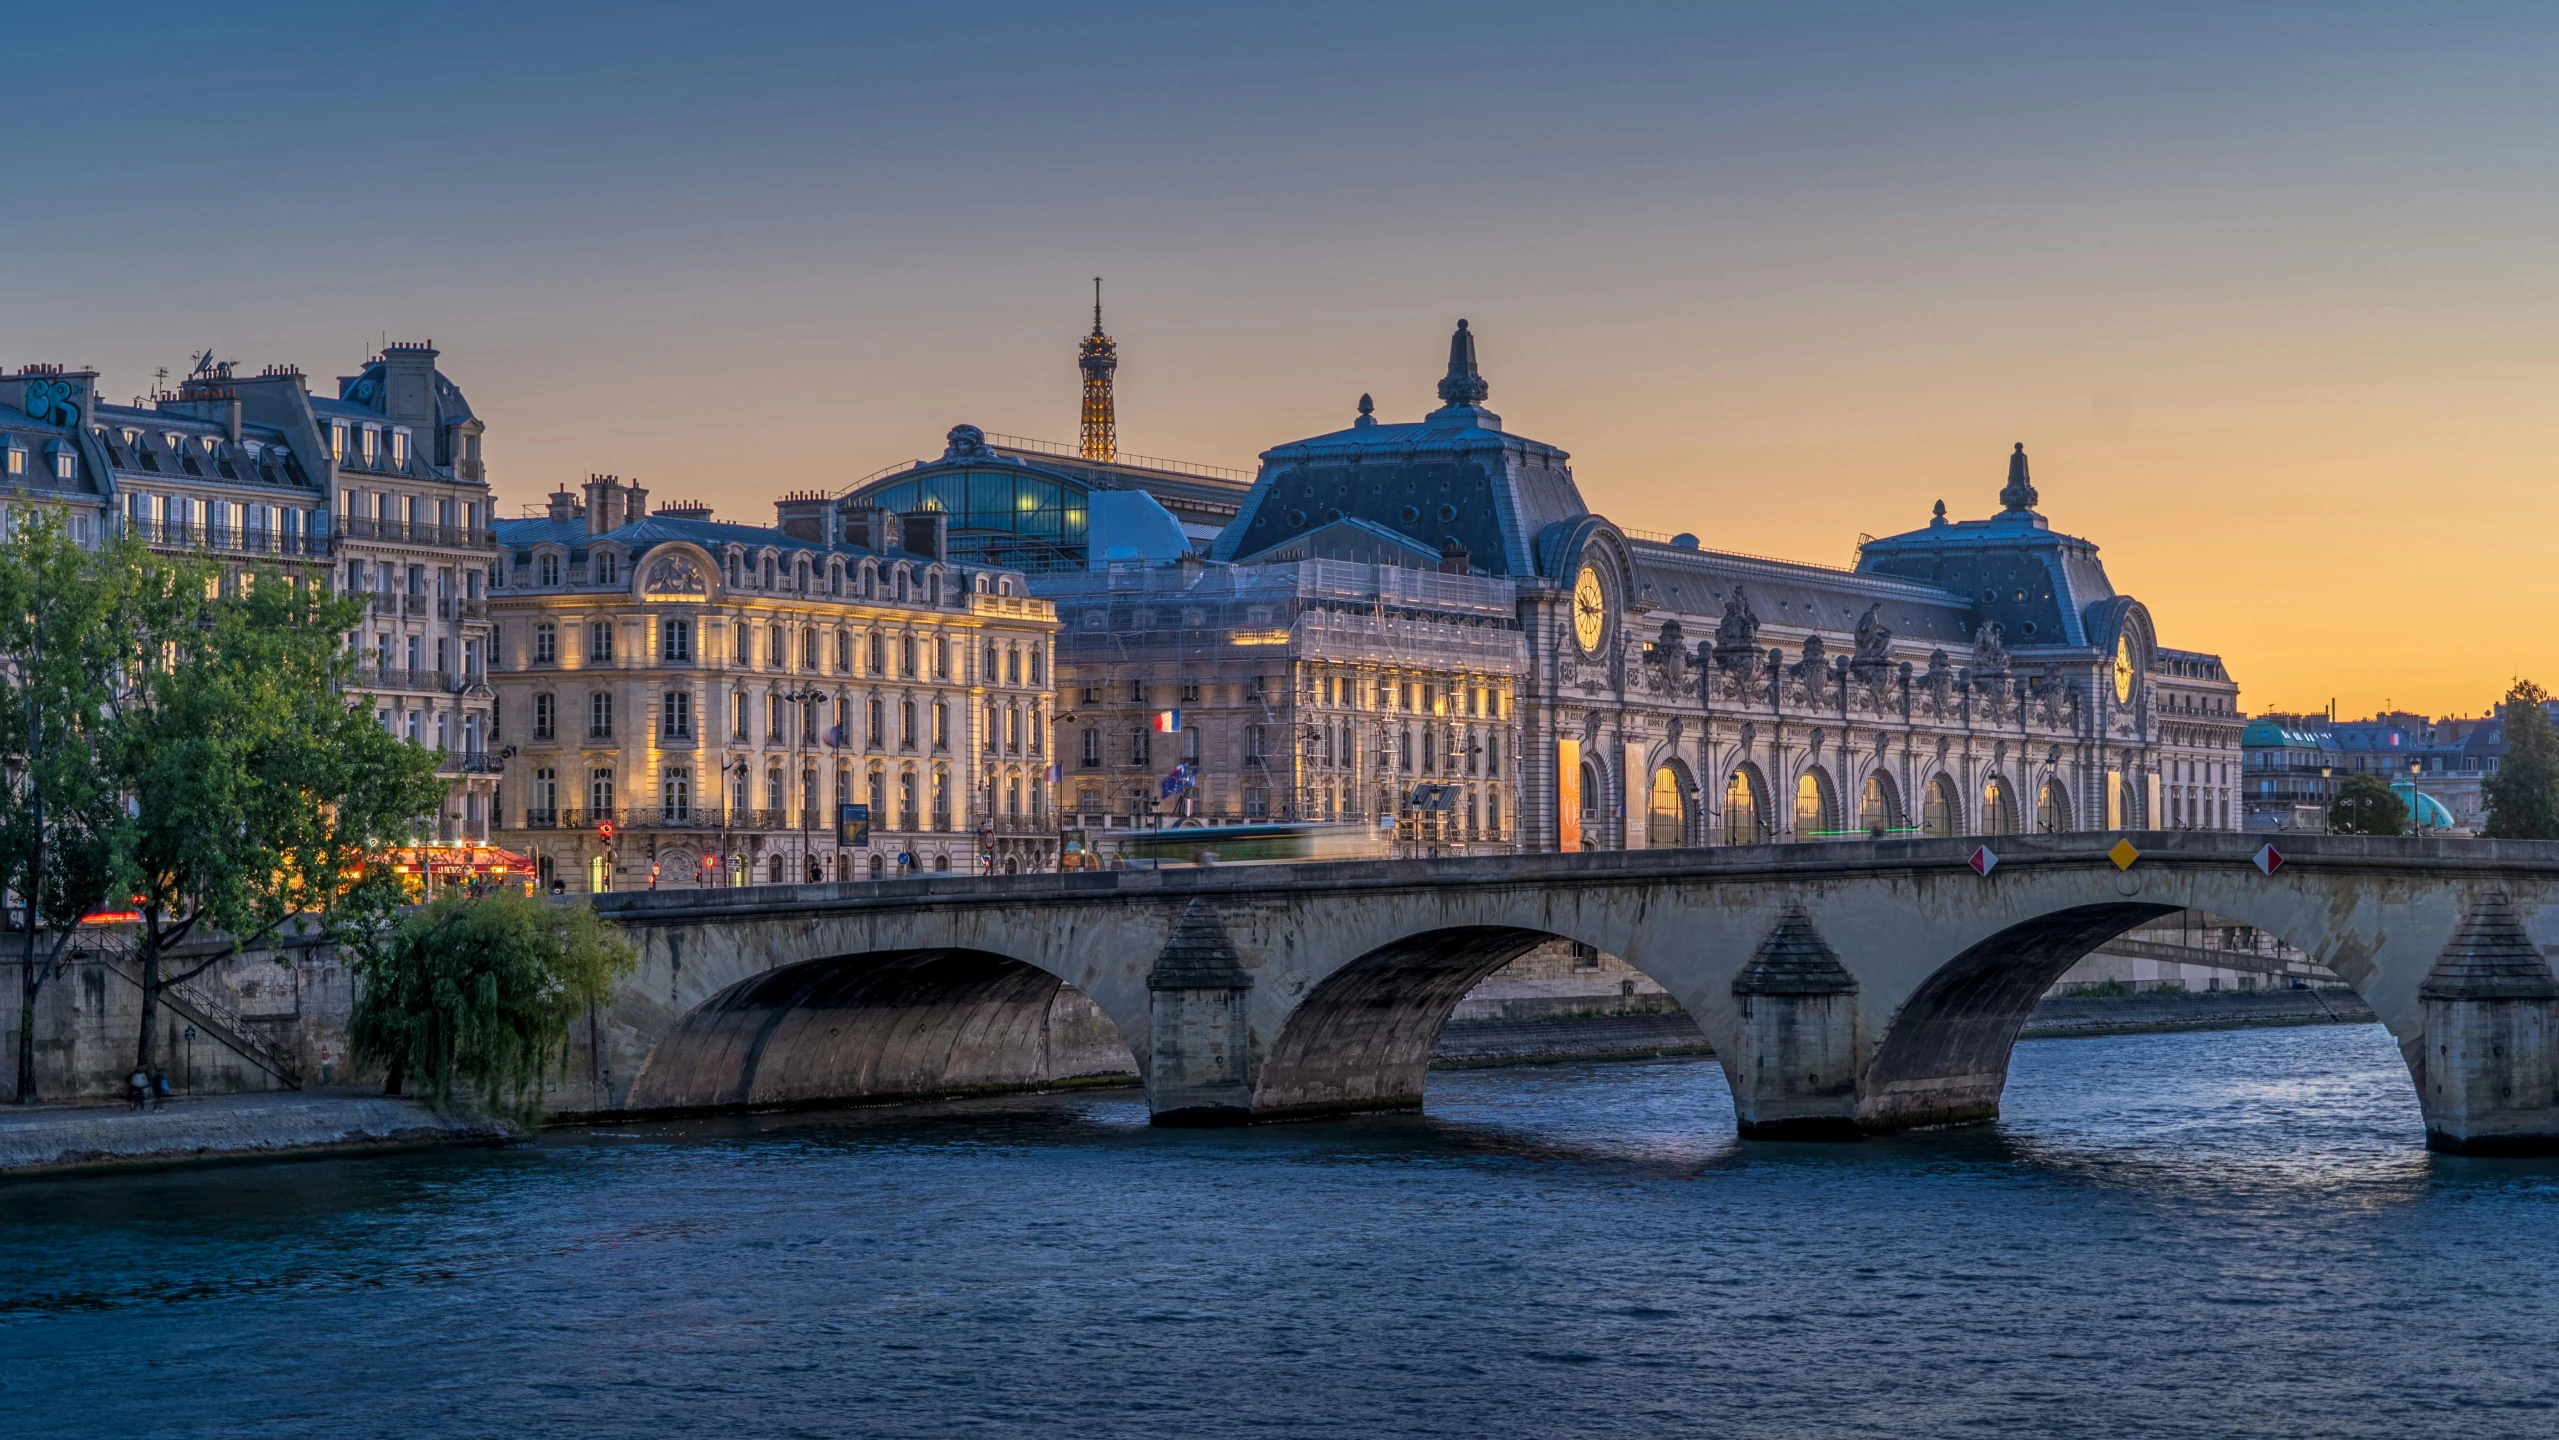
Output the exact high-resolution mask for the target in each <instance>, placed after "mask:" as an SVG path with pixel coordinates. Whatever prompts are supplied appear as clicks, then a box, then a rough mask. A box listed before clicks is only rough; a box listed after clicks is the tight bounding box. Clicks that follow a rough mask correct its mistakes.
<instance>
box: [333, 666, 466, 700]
mask: <svg viewBox="0 0 2559 1440" xmlns="http://www.w3.org/2000/svg"><path fill="white" fill-rule="evenodd" d="M348 683H350V684H351V685H353V686H354V687H355V688H356V689H358V690H371V691H375V692H377V693H379V692H382V691H390V690H396V691H400V692H403V693H407V694H417V693H425V694H432V695H451V694H453V693H454V688H455V687H454V684H453V672H452V671H450V670H402V669H398V668H396V667H392V668H385V667H383V666H378V665H359V666H357V667H356V672H355V678H354V679H353V680H352V681H350V682H348Z"/></svg>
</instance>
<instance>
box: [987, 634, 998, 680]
mask: <svg viewBox="0 0 2559 1440" xmlns="http://www.w3.org/2000/svg"><path fill="white" fill-rule="evenodd" d="M995 659H996V650H995V644H994V642H993V641H989V642H987V646H986V683H987V684H989V685H992V684H994V683H995V675H996V666H995Z"/></svg>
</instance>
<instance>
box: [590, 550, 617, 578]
mask: <svg viewBox="0 0 2559 1440" xmlns="http://www.w3.org/2000/svg"><path fill="white" fill-rule="evenodd" d="M621 575H622V572H621V560H620V557H618V556H616V555H615V554H614V553H613V552H612V551H610V550H598V551H596V552H595V583H596V584H598V585H611V584H615V583H617V582H618V581H619V580H620V579H621Z"/></svg>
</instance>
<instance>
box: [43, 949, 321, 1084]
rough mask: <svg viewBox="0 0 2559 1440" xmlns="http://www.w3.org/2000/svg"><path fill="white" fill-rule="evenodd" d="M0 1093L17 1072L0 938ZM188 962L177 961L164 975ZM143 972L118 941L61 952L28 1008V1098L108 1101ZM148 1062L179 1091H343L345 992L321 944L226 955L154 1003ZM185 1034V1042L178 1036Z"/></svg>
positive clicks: (133, 1021)
mask: <svg viewBox="0 0 2559 1440" xmlns="http://www.w3.org/2000/svg"><path fill="white" fill-rule="evenodd" d="M0 952H5V953H0V1092H5V1091H8V1090H10V1089H12V1088H13V1087H14V1085H15V1080H16V1075H17V1055H18V994H19V980H20V976H21V974H22V973H23V969H22V961H21V959H20V955H21V950H20V942H19V940H18V938H16V937H14V936H11V935H7V934H0ZM198 963H199V962H198V961H197V960H192V959H184V958H180V959H178V960H173V961H171V962H169V963H168V965H167V969H168V970H169V971H171V972H172V973H176V972H181V971H185V970H192V969H194V968H195V966H196V965H197V964H198ZM141 975H142V966H141V964H140V962H139V961H138V960H136V959H135V958H134V956H133V953H132V950H131V947H130V946H129V945H128V944H126V943H125V942H124V941H123V939H122V938H121V937H120V936H116V935H114V934H112V933H107V934H102V935H101V936H100V937H99V939H98V940H97V941H96V942H89V941H88V938H87V937H86V936H84V937H83V943H81V944H79V945H76V946H75V947H74V948H73V949H72V950H71V951H70V952H69V953H67V954H66V955H65V956H64V958H63V961H62V964H61V967H60V969H59V970H58V971H57V972H56V973H54V974H53V975H52V976H51V977H50V978H48V979H47V980H46V981H45V984H44V989H43V992H42V993H41V994H40V995H39V997H38V998H37V1001H36V1024H35V1033H36V1044H35V1051H36V1093H37V1095H38V1096H39V1097H41V1098H43V1099H46V1100H64V1099H81V1098H99V1097H111V1096H115V1095H119V1094H121V1093H122V1092H123V1089H124V1077H125V1075H126V1074H127V1073H128V1072H129V1071H130V1070H131V1069H132V1067H133V1058H134V1043H135V1040H136V1038H137V1037H138V1036H139V1035H140V1034H141V1031H142V981H141ZM164 999H165V1001H166V1003H165V1004H164V1005H163V1006H162V1008H161V1013H160V1038H161V1044H160V1046H159V1063H160V1066H161V1068H162V1069H163V1070H165V1071H166V1072H167V1074H168V1076H169V1083H170V1085H171V1087H172V1088H173V1089H174V1090H176V1091H177V1092H178V1093H180V1094H198V1095H228V1094H238V1093H243V1092H254V1091H270V1090H289V1089H292V1088H295V1083H296V1082H299V1083H302V1084H310V1085H318V1084H324V1083H329V1084H335V1083H344V1082H347V1081H349V1080H351V1079H355V1078H358V1077H355V1076H354V1075H352V1074H351V1072H350V1070H349V1067H348V1064H347V1059H346V1056H347V1043H346V1030H347V1017H348V1015H349V1013H350V1012H351V1011H352V1010H353V1008H354V1005H355V985H354V982H353V979H352V978H351V977H350V976H349V975H348V974H347V970H346V967H345V966H344V965H342V964H340V963H339V962H338V960H337V957H336V956H335V954H334V953H332V952H331V951H329V950H328V949H326V948H324V947H316V946H314V947H293V948H290V949H285V950H279V951H273V952H266V953H260V954H255V955H245V956H235V957H233V958H230V959H226V960H222V961H219V962H217V963H216V964H215V965H214V966H213V967H212V968H211V969H209V970H206V971H205V972H204V973H203V974H201V975H198V976H196V977H195V978H194V979H192V980H190V981H187V982H186V983H185V984H184V985H182V986H177V987H173V988H171V989H170V990H169V991H168V992H167V993H166V995H165V996H164ZM190 1027H192V1028H193V1029H194V1030H195V1032H196V1034H195V1039H194V1040H193V1041H192V1042H190V1041H189V1040H188V1039H187V1038H186V1032H187V1030H188V1029H189V1028H190Z"/></svg>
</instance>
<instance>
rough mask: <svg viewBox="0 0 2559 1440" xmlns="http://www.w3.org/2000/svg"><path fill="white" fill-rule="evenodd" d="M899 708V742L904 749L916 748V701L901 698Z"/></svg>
mask: <svg viewBox="0 0 2559 1440" xmlns="http://www.w3.org/2000/svg"><path fill="white" fill-rule="evenodd" d="M897 710H898V723H897V743H898V745H899V747H900V748H902V749H907V750H912V749H914V748H915V702H914V701H912V700H901V701H899V702H898V705H897Z"/></svg>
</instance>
